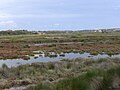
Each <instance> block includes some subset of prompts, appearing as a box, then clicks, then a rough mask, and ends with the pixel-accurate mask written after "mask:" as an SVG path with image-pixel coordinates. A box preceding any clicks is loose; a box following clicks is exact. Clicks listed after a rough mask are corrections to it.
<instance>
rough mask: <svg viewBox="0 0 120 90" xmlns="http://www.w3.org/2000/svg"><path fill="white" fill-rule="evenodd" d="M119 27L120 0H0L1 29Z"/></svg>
mask: <svg viewBox="0 0 120 90" xmlns="http://www.w3.org/2000/svg"><path fill="white" fill-rule="evenodd" d="M119 27H120V0H0V30H8V29H25V30H77V29H97V28H119Z"/></svg>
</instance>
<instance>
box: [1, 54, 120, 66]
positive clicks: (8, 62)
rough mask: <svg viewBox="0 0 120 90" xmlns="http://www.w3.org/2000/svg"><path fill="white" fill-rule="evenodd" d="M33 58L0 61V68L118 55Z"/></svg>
mask: <svg viewBox="0 0 120 90" xmlns="http://www.w3.org/2000/svg"><path fill="white" fill-rule="evenodd" d="M35 57H37V58H34V57H30V60H23V59H12V60H0V67H1V66H2V65H3V64H6V65H7V66H8V67H16V66H18V65H23V64H32V63H35V62H50V61H51V62H53V61H59V60H62V59H75V58H92V59H97V58H108V57H111V58H120V54H118V55H112V56H109V55H107V54H98V55H90V53H83V54H80V53H65V54H64V56H60V55H57V57H48V56H47V57H45V55H44V54H36V55H35Z"/></svg>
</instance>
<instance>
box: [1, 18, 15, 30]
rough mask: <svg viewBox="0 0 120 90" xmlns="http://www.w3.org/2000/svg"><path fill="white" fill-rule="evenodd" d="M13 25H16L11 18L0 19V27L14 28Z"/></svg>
mask: <svg viewBox="0 0 120 90" xmlns="http://www.w3.org/2000/svg"><path fill="white" fill-rule="evenodd" d="M15 27H17V24H16V23H15V22H14V21H12V20H9V21H1V22H0V28H3V29H4V28H7V29H12V28H15Z"/></svg>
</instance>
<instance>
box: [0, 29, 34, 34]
mask: <svg viewBox="0 0 120 90" xmlns="http://www.w3.org/2000/svg"><path fill="white" fill-rule="evenodd" d="M21 34H34V32H32V31H27V30H15V31H12V30H7V31H0V35H21Z"/></svg>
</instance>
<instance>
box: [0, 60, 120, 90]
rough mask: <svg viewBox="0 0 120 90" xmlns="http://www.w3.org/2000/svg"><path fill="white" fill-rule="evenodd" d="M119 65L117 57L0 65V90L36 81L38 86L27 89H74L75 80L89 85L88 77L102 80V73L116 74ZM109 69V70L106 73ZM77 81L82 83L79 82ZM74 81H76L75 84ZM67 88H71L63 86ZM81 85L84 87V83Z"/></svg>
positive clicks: (35, 83)
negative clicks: (14, 65) (16, 65)
mask: <svg viewBox="0 0 120 90" xmlns="http://www.w3.org/2000/svg"><path fill="white" fill-rule="evenodd" d="M119 65H120V59H118V58H115V59H110V58H108V59H107V58H106V59H98V60H90V59H75V60H62V61H60V62H48V63H34V64H32V65H21V66H18V67H12V68H8V67H7V66H6V65H3V66H2V68H0V81H1V82H0V89H5V88H11V87H20V86H28V85H38V84H40V86H39V85H38V86H37V87H34V88H35V89H34V88H30V89H33V90H39V89H40V90H42V89H41V88H46V89H45V90H60V89H61V88H64V89H63V90H75V88H77V87H78V86H79V83H81V84H80V86H81V85H82V84H85V83H86V84H85V85H86V86H87V85H88V86H89V84H90V83H92V82H88V80H90V81H92V80H93V81H94V80H95V82H96V79H100V82H101V80H104V79H103V76H104V73H105V75H109V74H110V73H111V74H110V75H109V76H114V75H112V73H117V74H116V75H117V76H116V77H118V74H120V73H119V70H118V69H116V67H118V66H119ZM114 67H115V69H114ZM112 68H113V69H112ZM114 70H115V72H114ZM109 71H111V72H110V73H108V72H109ZM116 71H118V72H116ZM94 74H95V75H94ZM89 76H90V77H89ZM85 78H86V79H85ZM92 78H93V79H92ZM118 78H119V77H118ZM84 79H85V80H84ZM77 80H78V81H77ZM81 80H82V82H80V81H81ZM98 81H99V80H98ZM75 83H78V84H77V86H76V84H75ZM41 85H42V86H41ZM46 85H47V86H48V85H49V86H50V87H47V86H46ZM74 85H75V86H74ZM93 85H94V84H93ZM68 87H70V88H71V89H67V88H68ZM73 87H74V88H73ZM81 87H84V85H83V86H81ZM37 88H38V89H37ZM53 88H54V89H53ZM72 88H73V89H72ZM43 90H44V89H43ZM61 90H62V89H61ZM76 90H79V89H76ZM82 90H86V89H82Z"/></svg>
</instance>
